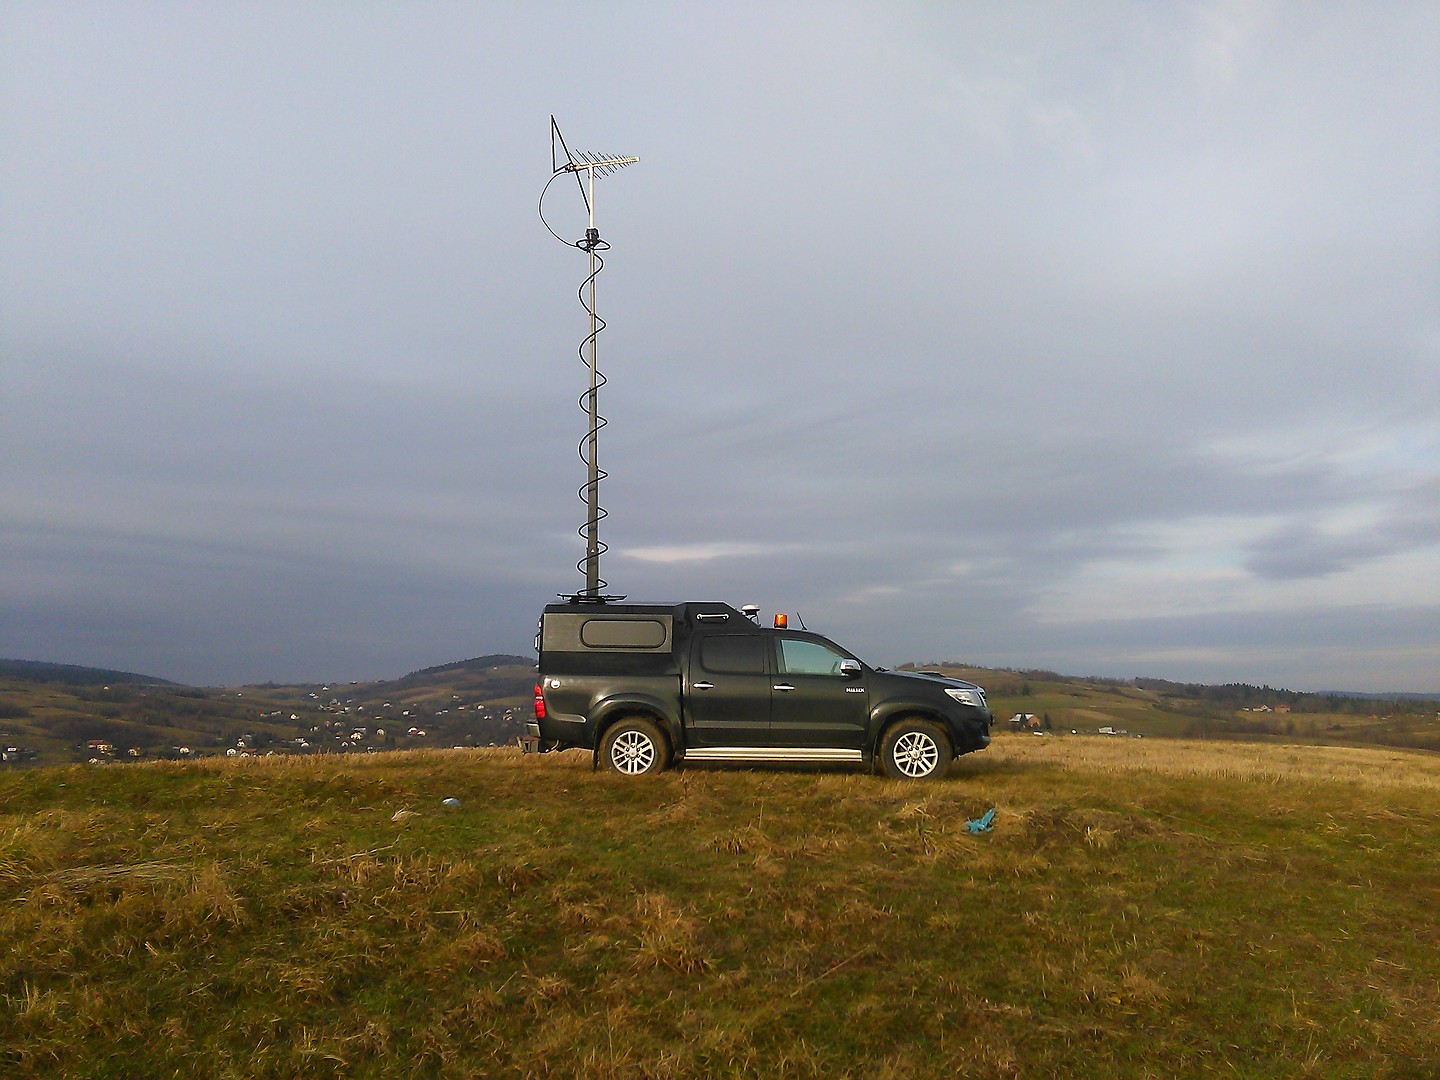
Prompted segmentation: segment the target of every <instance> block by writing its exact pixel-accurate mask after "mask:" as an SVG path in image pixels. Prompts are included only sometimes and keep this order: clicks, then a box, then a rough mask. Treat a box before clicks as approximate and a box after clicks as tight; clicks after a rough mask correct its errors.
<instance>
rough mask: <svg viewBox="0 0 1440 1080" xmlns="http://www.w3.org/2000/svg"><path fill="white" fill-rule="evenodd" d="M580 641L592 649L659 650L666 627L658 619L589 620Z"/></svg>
mask: <svg viewBox="0 0 1440 1080" xmlns="http://www.w3.org/2000/svg"><path fill="white" fill-rule="evenodd" d="M580 640H581V641H582V642H584V643H585V644H586V645H588V646H589V647H590V648H592V649H658V648H659V647H660V646H661V645H664V644H665V625H664V623H661V622H660V621H658V620H656V619H587V620H586V621H585V625H584V626H583V627H581V628H580Z"/></svg>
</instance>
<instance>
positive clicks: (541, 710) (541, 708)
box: [535, 682, 545, 720]
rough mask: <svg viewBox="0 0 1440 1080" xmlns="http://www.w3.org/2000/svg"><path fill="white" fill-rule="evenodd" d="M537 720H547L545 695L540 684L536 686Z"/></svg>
mask: <svg viewBox="0 0 1440 1080" xmlns="http://www.w3.org/2000/svg"><path fill="white" fill-rule="evenodd" d="M535 719H536V720H544V719H545V693H544V691H543V690H542V689H541V687H540V684H539V683H538V682H537V683H536V684H535Z"/></svg>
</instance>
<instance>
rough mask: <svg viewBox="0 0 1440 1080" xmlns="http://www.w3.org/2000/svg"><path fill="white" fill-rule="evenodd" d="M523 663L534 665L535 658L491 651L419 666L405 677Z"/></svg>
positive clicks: (480, 669)
mask: <svg viewBox="0 0 1440 1080" xmlns="http://www.w3.org/2000/svg"><path fill="white" fill-rule="evenodd" d="M517 664H523V665H524V666H526V667H534V666H535V660H534V658H533V657H529V656H512V655H510V654H509V653H491V654H490V655H489V656H477V657H475V658H474V659H473V660H456V661H455V662H454V663H453V664H438V665H436V666H435V667H427V668H421V669H420V670H419V671H412V672H410V674H408V675H406V676H405V678H406V679H416V678H420V677H422V676H426V675H449V674H454V673H459V672H473V671H489V670H490V669H491V668H497V667H514V666H515V665H517Z"/></svg>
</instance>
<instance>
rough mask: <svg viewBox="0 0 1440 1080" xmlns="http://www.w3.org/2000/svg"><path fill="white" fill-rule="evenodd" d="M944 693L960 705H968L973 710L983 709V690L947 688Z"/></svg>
mask: <svg viewBox="0 0 1440 1080" xmlns="http://www.w3.org/2000/svg"><path fill="white" fill-rule="evenodd" d="M945 693H947V694H949V695H950V696H951V697H952V698H954V699H955V700H956V701H958V702H960V704H962V705H969V706H970V707H971V708H973V709H983V708H985V692H984V691H983V690H966V689H963V688H962V687H959V686H947V687H946V688H945Z"/></svg>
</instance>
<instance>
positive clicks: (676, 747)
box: [590, 694, 682, 754]
mask: <svg viewBox="0 0 1440 1080" xmlns="http://www.w3.org/2000/svg"><path fill="white" fill-rule="evenodd" d="M590 715H591V717H592V718H593V719H594V721H595V753H596V754H598V753H599V752H600V743H601V741H602V740H603V739H604V738H605V729H606V728H608V727H609V726H610V725H611V724H613V723H615V721H616V720H619V719H620V718H621V717H622V716H648V717H649V718H650V719H651V720H654V721H655V723H657V724H658V725H660V730H661V731H663V732H664V733H665V737H666V738H668V739H669V740H670V749H671V750H672V751H675V752H677V753H678V752H679V751H680V750H681V749H682V746H681V743H680V723H679V720H678V719H677V718H676V717H675V715H674V705H673V703H671V704H667V703H666V702H665V701H664V700H662V699H661V698H658V697H653V696H651V695H649V694H617V695H615V696H614V697H608V698H602V699H601V700H599V701H597V702H596V703H595V704H594V706H592V707H591V709H590Z"/></svg>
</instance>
